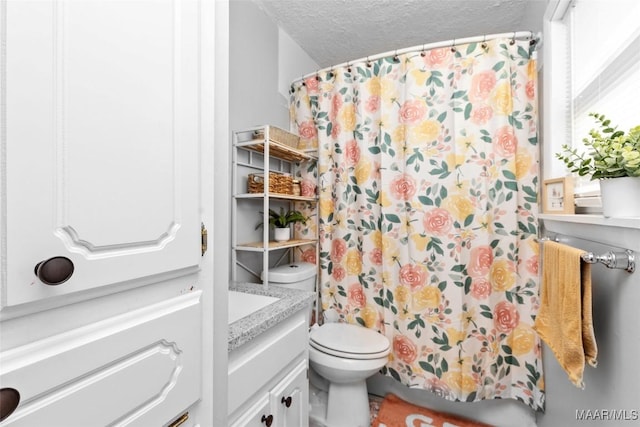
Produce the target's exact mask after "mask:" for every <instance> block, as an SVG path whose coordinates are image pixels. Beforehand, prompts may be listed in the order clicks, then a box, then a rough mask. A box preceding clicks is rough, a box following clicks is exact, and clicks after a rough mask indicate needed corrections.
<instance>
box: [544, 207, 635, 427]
mask: <svg viewBox="0 0 640 427" xmlns="http://www.w3.org/2000/svg"><path fill="white" fill-rule="evenodd" d="M637 222H640V221H637ZM544 225H545V227H546V228H547V229H548V230H547V231H546V233H547V235H554V234H555V233H559V234H560V235H561V236H562V237H561V242H562V243H566V244H569V245H571V246H574V247H578V248H580V249H584V250H586V251H593V252H594V253H598V254H600V253H604V252H607V251H609V250H611V248H612V247H622V248H626V249H631V250H633V251H635V253H636V257H637V254H639V253H640V228H638V226H637V224H636V225H635V226H634V228H624V227H606V226H602V225H594V224H582V223H568V222H563V221H550V220H545V221H544ZM566 236H571V237H566ZM585 239H586V240H585ZM596 242H602V243H604V244H600V243H596ZM592 282H593V317H594V329H595V336H596V341H597V344H598V367H597V368H592V367H590V366H587V367H586V368H585V375H584V383H585V389H584V390H580V389H578V388H576V387H575V386H573V384H571V382H569V380H568V379H567V375H566V373H565V372H564V371H563V370H562V368H561V367H560V366H559V365H558V363H557V362H556V360H555V358H554V356H553V353H552V352H551V351H549V349H548V348H545V349H544V351H543V362H544V375H545V388H546V393H547V399H546V400H547V403H546V411H545V413H544V414H538V418H537V419H538V426H540V427H555V426H578V425H580V426H602V425H611V426H614V425H638V424H640V418H638V417H640V400H639V399H638V395H639V393H640V369H639V368H638V354H640V333H638V325H640V310H638V302H640V273H639V272H638V271H636V272H635V273H632V274H630V273H627V272H625V271H622V270H610V269H607V268H606V267H604V266H603V265H594V266H592ZM603 409H604V410H618V411H627V412H626V413H624V412H621V414H622V415H621V416H623V417H625V416H626V417H628V418H633V417H634V413H633V412H632V411H636V412H635V419H627V421H624V420H618V421H611V420H609V419H606V418H601V417H602V414H600V415H599V416H598V417H596V418H595V419H591V420H589V421H581V420H577V419H576V411H577V410H591V411H595V410H600V411H601V410H603ZM623 419H624V418H623Z"/></svg>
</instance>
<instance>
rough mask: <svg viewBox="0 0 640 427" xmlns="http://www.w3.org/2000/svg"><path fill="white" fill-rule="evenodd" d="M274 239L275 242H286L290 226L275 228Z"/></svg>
mask: <svg viewBox="0 0 640 427" xmlns="http://www.w3.org/2000/svg"><path fill="white" fill-rule="evenodd" d="M274 230H275V231H274V239H275V240H276V242H286V241H287V240H289V239H291V228H289V227H286V228H275V229H274Z"/></svg>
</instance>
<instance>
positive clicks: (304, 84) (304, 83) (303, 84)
mask: <svg viewBox="0 0 640 427" xmlns="http://www.w3.org/2000/svg"><path fill="white" fill-rule="evenodd" d="M300 80H302V84H301V85H300V86H306V85H307V82H305V81H304V76H302V77H300Z"/></svg>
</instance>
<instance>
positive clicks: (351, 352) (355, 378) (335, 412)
mask: <svg viewBox="0 0 640 427" xmlns="http://www.w3.org/2000/svg"><path fill="white" fill-rule="evenodd" d="M305 264H306V263H298V264H297V265H298V267H289V266H282V267H277V268H276V269H273V270H269V284H273V285H274V286H287V287H290V288H297V289H304V290H309V288H308V283H307V284H303V283H302V281H300V282H295V281H293V280H287V279H288V278H289V275H287V274H286V272H287V271H291V276H290V277H293V276H297V277H298V279H300V277H301V275H300V274H299V272H300V271H301V270H299V269H300V268H303V269H306V268H309V267H308V266H309V265H311V266H313V268H314V275H315V265H313V264H306V265H305ZM274 270H278V271H276V275H275V276H274V275H273V272H274ZM283 273H284V274H283ZM302 276H306V274H304V275H302ZM307 279H308V278H307ZM314 281H315V278H314ZM311 290H313V287H312V288H311ZM309 344H310V346H309V361H310V367H311V372H310V375H309V378H310V381H311V382H312V383H315V384H314V385H316V386H318V387H320V388H328V390H327V392H328V398H327V410H326V416H325V419H324V420H322V421H323V424H324V425H326V426H327V427H368V426H369V424H370V420H369V398H368V394H367V383H366V380H367V378H369V377H370V376H371V375H373V374H375V373H376V372H378V371H379V370H380V369H381V368H382V367H383V366H384V365H385V364H386V363H387V356H388V354H389V351H390V344H389V340H388V339H387V337H385V336H384V335H381V334H379V333H377V332H375V331H373V330H371V329H367V328H364V327H362V326H357V325H351V324H347V323H325V324H323V325H322V326H319V327H318V326H316V327H313V328H311V334H310V337H309ZM315 374H318V375H319V376H320V377H322V378H321V379H320V381H316V380H315V378H316V375H315ZM322 379H324V380H325V381H322ZM323 383H324V385H323ZM327 383H328V387H326V386H325V385H326V384H327Z"/></svg>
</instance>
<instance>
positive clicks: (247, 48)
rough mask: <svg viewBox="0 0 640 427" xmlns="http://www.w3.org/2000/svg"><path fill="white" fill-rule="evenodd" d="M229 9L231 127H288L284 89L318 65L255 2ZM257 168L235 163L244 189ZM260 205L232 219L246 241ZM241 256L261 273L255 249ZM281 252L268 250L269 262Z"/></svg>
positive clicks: (234, 2)
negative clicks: (253, 168)
mask: <svg viewBox="0 0 640 427" xmlns="http://www.w3.org/2000/svg"><path fill="white" fill-rule="evenodd" d="M229 13H230V17H229V20H230V21H229V22H230V45H229V46H230V53H229V123H230V129H231V131H234V130H241V129H245V128H250V127H254V126H257V125H266V124H268V125H274V126H277V127H280V128H282V129H285V130H287V129H289V95H288V91H289V86H290V84H291V81H292V80H293V79H295V78H298V77H300V76H302V75H305V74H307V73H310V72H312V71H314V70H316V69H317V68H318V65H317V64H316V63H315V62H314V61H313V60H311V58H310V57H309V55H307V53H306V52H305V51H304V50H302V49H301V48H300V46H298V45H297V44H296V43H295V41H293V40H292V39H291V37H289V35H288V34H286V33H285V32H284V31H282V30H281V29H279V28H278V26H277V24H275V23H274V21H273V20H272V19H271V17H269V16H268V15H267V14H266V13H265V12H264V11H262V10H261V9H260V8H259V6H258V5H256V4H255V3H254V2H253V1H249V0H231V2H230V11H229ZM229 144H231V137H230V138H229ZM259 172H260V171H256V170H251V169H247V168H239V171H238V177H237V179H238V185H239V186H240V188H246V177H247V175H248V174H249V173H259ZM229 186H230V184H229ZM243 206H245V207H246V206H247V204H244V205H243ZM261 210H262V206H261V205H258V204H256V205H255V209H253V210H251V209H249V208H245V209H244V210H243V211H240V212H238V215H237V218H234V219H233V221H235V224H238V225H239V226H240V227H241V231H242V233H241V234H242V237H240V233H239V235H238V239H239V240H242V241H243V242H248V241H259V240H260V239H261V238H262V230H261V229H260V230H257V231H256V230H254V226H255V225H256V224H257V223H258V222H259V220H260V215H259V213H258V212H259V211H261ZM239 255H240V257H239V258H240V259H241V261H242V262H243V263H244V264H246V265H248V266H249V267H250V268H251V269H252V270H253V271H256V272H258V273H259V272H260V271H261V270H262V261H261V258H259V257H256V256H253V255H256V254H255V253H241V254H239ZM279 255H280V254H279V253H274V254H272V256H271V260H272V261H271V263H272V264H273V262H274V261H275V260H277V259H278V257H279ZM238 273H239V275H238V277H237V279H238V280H241V281H252V282H259V279H258V278H257V277H253V276H252V275H250V274H248V273H246V272H245V271H243V270H241V269H238Z"/></svg>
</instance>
